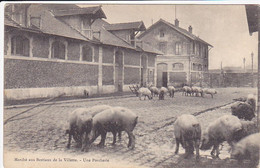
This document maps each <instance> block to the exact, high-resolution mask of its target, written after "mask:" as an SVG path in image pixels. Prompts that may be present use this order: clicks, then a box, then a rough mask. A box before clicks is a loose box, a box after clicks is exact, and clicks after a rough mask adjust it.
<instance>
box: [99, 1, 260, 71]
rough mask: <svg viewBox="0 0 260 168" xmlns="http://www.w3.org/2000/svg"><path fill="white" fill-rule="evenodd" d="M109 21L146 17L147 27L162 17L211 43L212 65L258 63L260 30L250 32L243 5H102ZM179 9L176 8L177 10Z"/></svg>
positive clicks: (240, 65)
mask: <svg viewBox="0 0 260 168" xmlns="http://www.w3.org/2000/svg"><path fill="white" fill-rule="evenodd" d="M102 9H103V11H104V12H105V14H106V16H107V19H106V21H108V22H109V23H119V22H131V21H143V22H144V24H145V26H146V28H148V27H149V26H151V24H152V22H153V23H155V22H156V21H158V20H159V19H160V18H162V19H164V20H166V21H168V22H171V23H174V20H175V18H177V19H178V20H179V21H180V23H179V24H180V27H182V28H184V29H188V27H189V25H191V26H192V27H193V34H195V35H196V36H199V37H200V38H201V39H203V40H204V41H206V42H208V43H210V44H211V45H212V46H213V48H212V49H210V52H209V69H219V68H220V66H221V62H222V66H223V67H227V66H228V67H229V66H236V67H243V58H245V59H246V63H245V64H246V66H250V67H251V65H252V59H251V53H252V52H253V53H254V58H253V60H254V66H255V68H256V65H257V43H258V41H257V33H254V34H253V35H252V36H250V35H249V32H248V25H247V18H246V12H245V6H244V5H195V4H194V5H176V8H175V5H170V4H167V5H147V4H146V5H141V4H139V5H105V4H103V5H102ZM175 9H176V12H175ZM175 13H176V15H175Z"/></svg>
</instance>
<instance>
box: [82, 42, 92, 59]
mask: <svg viewBox="0 0 260 168" xmlns="http://www.w3.org/2000/svg"><path fill="white" fill-rule="evenodd" d="M82 61H88V62H92V61H93V51H92V48H91V47H90V46H88V45H85V46H83V47H82Z"/></svg>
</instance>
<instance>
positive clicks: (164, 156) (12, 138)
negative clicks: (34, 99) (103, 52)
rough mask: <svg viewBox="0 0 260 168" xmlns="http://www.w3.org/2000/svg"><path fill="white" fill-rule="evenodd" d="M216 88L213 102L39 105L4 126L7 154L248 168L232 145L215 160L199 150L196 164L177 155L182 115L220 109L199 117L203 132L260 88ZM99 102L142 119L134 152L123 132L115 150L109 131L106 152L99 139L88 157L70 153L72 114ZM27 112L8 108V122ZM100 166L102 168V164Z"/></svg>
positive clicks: (140, 164)
mask: <svg viewBox="0 0 260 168" xmlns="http://www.w3.org/2000/svg"><path fill="white" fill-rule="evenodd" d="M217 90H218V94H217V95H215V97H214V98H213V99H212V98H211V97H210V96H209V95H206V97H205V98H201V97H187V96H182V94H181V93H176V94H175V97H174V98H169V97H168V96H167V97H166V99H165V100H161V101H159V100H158V98H157V97H156V98H154V99H153V100H145V101H144V100H142V101H140V100H139V99H138V98H137V97H130V98H122V99H120V98H119V99H106V100H99V101H87V100H86V101H82V102H74V103H62V104H53V105H44V106H40V107H37V108H35V109H33V110H31V111H29V112H28V113H25V114H23V115H21V116H19V117H17V118H16V119H18V120H15V121H12V122H9V123H7V124H6V125H4V152H5V153H6V154H7V155H8V153H16V152H19V153H24V152H30V153H32V154H35V156H36V155H38V154H46V155H47V156H52V155H57V156H62V157H63V158H64V157H69V158H74V159H76V160H77V161H76V162H78V163H79V165H86V163H85V161H86V158H87V159H93V158H102V159H107V160H109V162H108V165H110V164H111V165H114V166H110V167H116V166H117V167H127V166H129V165H131V166H132V167H187V168H188V167H189V168H190V167H247V165H248V164H247V163H246V162H245V163H244V164H243V165H238V164H237V162H236V161H235V160H231V159H229V153H228V150H229V147H228V145H227V144H224V147H223V149H222V151H221V154H220V157H221V159H219V160H213V159H211V157H210V151H201V152H200V153H201V159H200V162H199V163H196V162H195V159H194V158H191V159H189V160H187V159H183V154H184V150H183V149H182V148H180V152H179V155H174V149H175V140H174V135H173V129H174V128H173V122H174V121H175V118H176V117H177V116H178V115H181V114H185V113H188V114H194V113H196V112H200V111H204V110H207V109H210V108H213V107H217V108H216V109H213V110H208V111H206V112H204V113H201V114H200V115H198V116H197V118H198V119H199V121H200V122H201V125H202V129H203V130H204V129H205V127H206V126H207V125H208V124H209V123H210V122H211V121H213V120H215V119H216V118H218V117H220V116H222V115H223V114H230V113H231V110H230V105H227V104H229V103H232V102H233V99H234V98H238V97H242V96H246V95H247V94H248V93H256V89H255V88H220V89H217ZM97 104H107V105H111V106H124V107H127V108H129V109H132V110H133V111H134V112H135V113H136V114H137V115H138V116H139V118H138V120H139V121H138V124H137V126H136V128H135V130H134V134H135V136H136V148H135V149H134V150H129V149H128V148H127V142H128V138H127V135H126V134H124V133H123V136H122V141H120V142H119V141H118V142H117V143H116V145H115V146H112V145H111V143H112V134H111V133H108V136H107V139H106V146H105V147H104V148H98V147H96V146H95V145H96V144H97V143H98V142H99V139H97V140H96V141H95V143H94V144H93V146H92V147H91V149H90V151H89V152H87V153H83V152H81V151H80V149H78V148H76V147H75V143H74V141H72V142H73V143H72V147H71V149H69V150H68V149H66V143H67V140H68V137H67V136H66V135H65V130H66V129H67V127H68V114H69V113H70V112H71V111H72V110H73V109H75V108H78V107H90V106H93V105H97ZM224 105H226V106H224ZM27 108H28V107H27ZM25 109H26V108H13V109H5V111H4V120H5V119H7V118H9V117H10V116H13V115H14V114H17V113H19V112H21V111H23V110H25ZM83 158H85V159H83ZM84 160H85V161H84ZM83 162H84V163H83ZM100 162H105V161H100ZM92 163H93V162H92ZM95 165H98V164H95ZM118 165H120V166H118ZM123 165H124V166H123ZM79 167H80V166H79ZM101 167H103V166H102V165H101ZM108 167H109V166H108Z"/></svg>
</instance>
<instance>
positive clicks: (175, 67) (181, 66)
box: [172, 63, 184, 70]
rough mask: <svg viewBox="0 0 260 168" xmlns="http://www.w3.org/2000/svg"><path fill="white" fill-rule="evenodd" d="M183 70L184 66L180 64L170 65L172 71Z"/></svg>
mask: <svg viewBox="0 0 260 168" xmlns="http://www.w3.org/2000/svg"><path fill="white" fill-rule="evenodd" d="M183 69H184V66H183V64H182V63H175V64H172V70H183Z"/></svg>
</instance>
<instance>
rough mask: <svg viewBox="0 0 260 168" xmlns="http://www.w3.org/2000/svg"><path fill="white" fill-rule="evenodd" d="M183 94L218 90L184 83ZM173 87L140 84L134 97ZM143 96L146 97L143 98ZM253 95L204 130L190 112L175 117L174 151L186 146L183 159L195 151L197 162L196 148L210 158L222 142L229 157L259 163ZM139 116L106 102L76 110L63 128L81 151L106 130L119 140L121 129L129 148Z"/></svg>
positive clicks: (259, 135) (162, 92)
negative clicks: (127, 140)
mask: <svg viewBox="0 0 260 168" xmlns="http://www.w3.org/2000/svg"><path fill="white" fill-rule="evenodd" d="M181 90H182V91H183V95H186V96H187V95H196V96H199V94H200V95H201V96H203V95H204V94H210V95H211V96H212V98H213V95H214V94H216V93H217V92H216V91H215V90H214V89H202V88H200V87H192V88H190V87H188V86H184V87H183V88H182V89H181ZM175 91H176V90H175V88H174V87H168V88H163V87H162V88H160V89H157V88H156V87H149V88H145V87H142V88H140V89H139V90H138V91H137V96H139V98H140V99H141V97H142V96H145V97H146V96H147V97H148V98H149V99H152V97H153V96H155V95H158V97H159V99H163V98H164V95H165V94H166V93H169V95H170V97H173V96H174V92H175ZM144 99H145V98H144ZM255 110H256V98H255V96H254V95H251V94H250V95H248V96H247V97H246V98H243V99H240V100H239V101H237V102H236V103H235V104H233V105H232V106H231V111H232V114H230V115H224V116H222V117H220V118H218V119H216V120H215V121H213V122H211V123H210V124H209V125H208V127H207V128H206V129H205V131H204V132H202V130H201V125H200V123H199V121H198V120H197V118H196V117H195V116H193V115H189V114H183V115H181V116H178V117H177V119H176V121H175V122H174V125H173V126H174V135H175V140H176V149H175V154H178V151H179V144H181V145H182V147H183V148H184V149H185V154H184V158H189V157H190V156H192V155H193V154H194V150H195V152H196V161H199V160H200V159H199V158H200V155H199V150H210V149H211V148H212V147H213V149H212V150H211V153H210V154H211V156H212V158H218V157H219V154H220V152H219V146H220V144H222V143H223V142H224V141H226V142H227V143H228V144H229V145H230V149H231V156H230V157H231V158H234V159H237V160H238V162H242V161H243V159H248V160H250V164H251V165H252V166H256V165H258V163H259V147H260V143H259V140H260V133H258V132H259V131H258V127H257V121H256V116H255ZM137 121H138V116H137V115H136V114H135V113H134V112H132V111H131V110H130V109H128V108H124V107H112V106H108V105H97V106H93V107H90V108H78V109H75V110H74V111H73V112H72V113H71V114H70V116H69V122H70V127H69V129H68V130H67V131H66V133H67V134H69V140H68V145H67V148H70V146H71V140H72V138H73V139H74V141H75V142H76V143H77V147H79V148H81V150H82V151H88V149H89V148H90V145H91V144H92V143H93V142H94V141H95V140H96V139H97V137H99V136H100V135H101V141H100V143H99V144H98V146H100V147H102V146H104V145H105V139H106V134H107V132H112V134H113V145H114V144H115V143H116V138H117V135H118V138H119V139H121V132H122V131H125V132H126V133H127V134H128V138H129V142H128V148H130V149H134V147H135V136H134V134H133V130H134V128H135V126H136V124H137Z"/></svg>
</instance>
